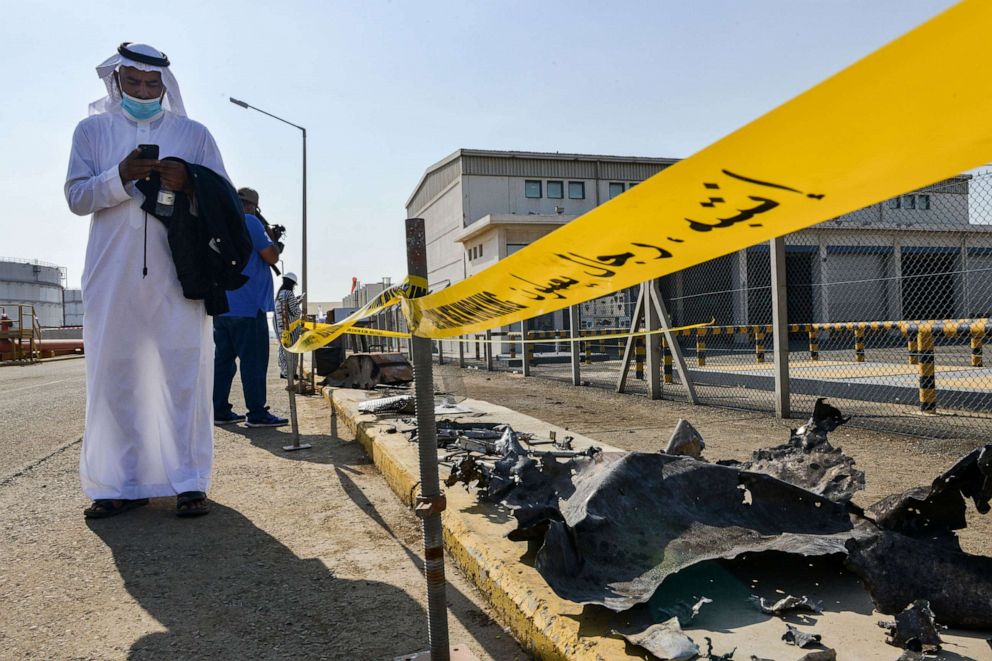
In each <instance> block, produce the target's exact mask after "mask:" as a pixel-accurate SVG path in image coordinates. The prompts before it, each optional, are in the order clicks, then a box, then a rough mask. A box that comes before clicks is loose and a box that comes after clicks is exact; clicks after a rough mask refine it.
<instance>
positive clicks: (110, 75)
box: [90, 44, 186, 117]
mask: <svg viewBox="0 0 992 661" xmlns="http://www.w3.org/2000/svg"><path fill="white" fill-rule="evenodd" d="M127 50H130V51H133V52H135V53H140V54H142V55H147V56H149V57H154V58H163V59H165V53H163V52H162V51H160V50H157V49H155V48H152V47H151V46H148V45H146V44H127ZM121 66H125V67H134V68H135V69H140V70H141V71H158V72H159V73H161V74H162V84H163V85H165V98H164V99H163V100H162V107H163V108H165V109H166V110H168V111H170V112H174V113H176V114H177V115H182V116H183V117H185V116H186V108H185V106H183V97H182V95H181V94H180V93H179V83H178V82H176V77H175V76H173V75H172V71H170V70H169V67H167V66H165V67H160V66H156V65H154V64H146V63H145V62H137V61H135V60H132V59H130V58H129V57H127V56H125V55H121V54H120V53H119V52H118V53H114V55H113V57H111V58H109V59H107V60H106V61H104V62H103V63H102V64H100V65H99V66H97V68H96V75H97V76H99V77H100V79H101V80H102V81H103V84H104V85H106V86H107V96H105V97H103V98H102V99H98V100H96V101H94V102H93V103H91V104H90V114H91V115H99V114H100V113H105V112H111V111H113V110H116V109H117V108H119V107H120V103H121V92H120V89H119V88H118V87H117V84H116V83H115V82H114V72H115V71H117V69H118V67H121Z"/></svg>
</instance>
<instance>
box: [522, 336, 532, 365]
mask: <svg viewBox="0 0 992 661" xmlns="http://www.w3.org/2000/svg"><path fill="white" fill-rule="evenodd" d="M527 339H528V340H532V339H534V331H527ZM524 360H526V361H527V364H528V365H533V364H534V345H533V344H531V343H530V342H528V343H526V344H524Z"/></svg>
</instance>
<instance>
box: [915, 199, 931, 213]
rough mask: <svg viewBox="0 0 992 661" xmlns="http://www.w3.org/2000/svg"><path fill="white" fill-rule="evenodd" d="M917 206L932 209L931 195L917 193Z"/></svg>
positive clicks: (925, 209)
mask: <svg viewBox="0 0 992 661" xmlns="http://www.w3.org/2000/svg"><path fill="white" fill-rule="evenodd" d="M916 198H917V199H916V208H917V209H923V210H924V211H929V210H930V196H929V195H917V196H916Z"/></svg>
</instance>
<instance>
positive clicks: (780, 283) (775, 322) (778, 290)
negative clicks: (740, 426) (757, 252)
mask: <svg viewBox="0 0 992 661" xmlns="http://www.w3.org/2000/svg"><path fill="white" fill-rule="evenodd" d="M768 247H769V248H770V249H771V250H770V252H771V259H772V263H771V271H772V351H773V352H774V356H775V416H776V417H779V418H788V417H790V416H791V415H792V405H791V401H790V393H789V308H788V296H787V293H788V290H787V286H788V281H787V280H786V278H787V276H786V269H785V239H784V238H782V237H778V238H777V239H772V240H771V243H770V245H769V246H768Z"/></svg>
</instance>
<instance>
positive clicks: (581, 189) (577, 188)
mask: <svg viewBox="0 0 992 661" xmlns="http://www.w3.org/2000/svg"><path fill="white" fill-rule="evenodd" d="M568 199H570V200H584V199H586V182H584V181H570V182H568Z"/></svg>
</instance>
